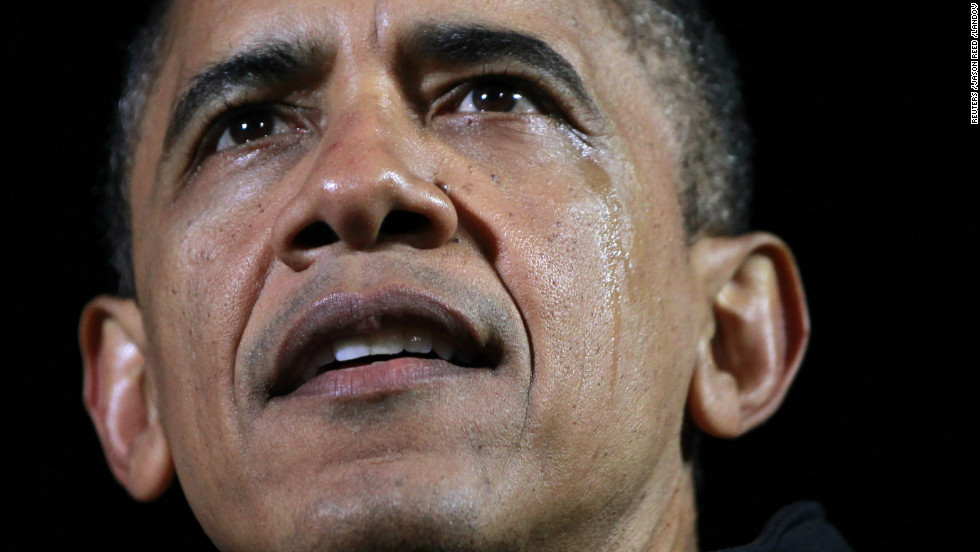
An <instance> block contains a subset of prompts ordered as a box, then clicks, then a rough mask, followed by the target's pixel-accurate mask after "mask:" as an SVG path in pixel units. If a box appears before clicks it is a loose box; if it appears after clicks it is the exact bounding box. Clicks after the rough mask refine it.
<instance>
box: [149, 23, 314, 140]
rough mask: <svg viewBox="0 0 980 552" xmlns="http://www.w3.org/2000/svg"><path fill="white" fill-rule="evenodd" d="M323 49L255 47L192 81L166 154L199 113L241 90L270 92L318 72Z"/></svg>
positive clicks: (180, 102)
mask: <svg viewBox="0 0 980 552" xmlns="http://www.w3.org/2000/svg"><path fill="white" fill-rule="evenodd" d="M323 59H324V55H323V49H322V48H321V47H319V46H318V45H316V44H313V43H310V42H282V41H275V42H268V43H264V44H259V45H257V46H252V47H250V48H248V49H246V50H244V51H241V52H238V53H236V54H234V55H233V56H231V57H229V58H228V59H225V60H222V61H219V62H217V63H214V64H212V65H209V66H208V67H206V68H205V69H204V70H203V71H201V72H200V73H197V74H196V75H194V76H193V77H192V78H191V81H190V82H191V85H190V87H188V88H187V89H186V90H185V91H184V92H183V93H182V94H181V95H180V97H179V98H178V99H177V102H176V103H175V106H174V108H173V110H172V113H173V114H172V115H171V117H170V123H169V124H168V126H167V133H166V135H165V138H164V151H167V150H169V149H170V147H171V146H173V143H174V141H175V140H176V139H177V138H178V137H179V136H180V135H181V133H183V132H184V130H185V129H186V128H187V125H188V124H189V123H190V121H191V120H193V118H194V117H195V115H196V114H197V112H199V111H200V110H201V109H203V108H204V107H205V106H207V105H209V104H211V103H213V102H215V101H219V100H221V99H222V98H226V97H228V96H229V95H231V94H233V93H234V92H236V91H237V90H241V89H248V90H269V89H272V88H276V87H279V86H283V85H285V84H288V83H291V82H295V81H296V80H298V79H301V78H303V77H305V76H308V75H311V74H313V73H314V72H316V71H317V70H318V69H319V68H320V66H321V65H322V60H323Z"/></svg>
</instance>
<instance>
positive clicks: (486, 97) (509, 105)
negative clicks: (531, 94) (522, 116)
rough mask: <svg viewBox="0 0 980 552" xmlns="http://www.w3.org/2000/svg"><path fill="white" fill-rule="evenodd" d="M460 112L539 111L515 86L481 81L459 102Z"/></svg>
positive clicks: (458, 109)
mask: <svg viewBox="0 0 980 552" xmlns="http://www.w3.org/2000/svg"><path fill="white" fill-rule="evenodd" d="M457 111H459V112H461V113H479V112H497V113H540V112H541V110H540V109H539V108H538V106H537V104H535V103H534V102H533V101H531V100H530V99H528V98H527V97H525V95H524V94H523V92H522V91H521V89H520V88H518V87H517V86H515V85H513V84H510V83H507V82H481V83H479V84H477V85H476V86H474V87H473V88H472V89H471V90H470V91H469V92H468V93H467V94H466V96H465V97H464V98H463V101H461V102H460V104H459V107H458V108H457Z"/></svg>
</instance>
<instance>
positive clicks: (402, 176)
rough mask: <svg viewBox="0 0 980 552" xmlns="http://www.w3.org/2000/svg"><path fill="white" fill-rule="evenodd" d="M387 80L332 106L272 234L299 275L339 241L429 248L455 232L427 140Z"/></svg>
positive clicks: (361, 246)
mask: <svg viewBox="0 0 980 552" xmlns="http://www.w3.org/2000/svg"><path fill="white" fill-rule="evenodd" d="M383 82H384V81H383V80H381V79H378V78H374V79H371V80H366V79H365V80H362V81H359V84H358V85H357V86H353V85H351V86H346V87H344V88H346V89H347V93H343V94H342V96H341V98H337V96H336V95H334V100H335V101H333V102H330V103H331V104H332V105H328V106H327V112H328V118H327V126H326V128H325V130H324V133H323V135H322V138H321V140H320V143H319V144H318V145H317V146H316V147H315V148H314V149H313V151H311V152H310V153H309V155H312V156H314V159H311V160H309V163H308V164H307V163H304V165H306V166H307V167H309V169H308V171H307V172H306V173H305V174H303V175H301V176H300V179H301V183H300V185H301V189H300V190H299V191H298V193H297V194H296V195H295V196H294V198H293V199H292V200H291V202H290V204H289V205H288V206H287V207H286V209H285V210H284V211H283V213H282V214H281V215H280V216H279V218H278V219H277V221H276V223H275V227H274V228H273V239H274V241H275V243H274V248H275V249H276V251H277V253H278V255H279V257H280V258H281V259H282V260H283V261H284V262H286V264H288V265H290V266H292V267H293V268H294V269H303V268H305V267H306V266H309V265H310V264H311V263H313V262H315V260H316V258H317V255H318V254H319V253H320V252H321V251H323V250H325V248H326V247H328V246H331V245H333V244H335V243H337V242H341V243H342V244H343V245H346V246H347V247H349V248H350V249H354V250H367V249H371V248H372V247H375V246H376V245H378V244H379V243H382V242H393V241H397V242H402V243H405V244H408V245H411V246H412V247H416V248H432V247H438V246H439V245H441V244H443V243H445V242H446V241H447V240H449V239H450V238H451V237H452V235H453V234H454V233H455V231H456V223H457V220H456V213H455V211H454V208H453V205H452V203H451V201H450V199H449V198H448V197H447V196H446V195H445V193H443V191H442V190H441V189H439V188H438V187H437V186H436V184H435V182H434V181H433V179H432V177H431V176H430V175H431V174H432V173H433V172H434V171H432V170H431V168H430V167H428V164H429V163H428V161H427V159H426V155H425V148H424V143H423V140H422V137H421V135H420V133H419V132H418V129H417V128H415V124H414V121H413V120H412V118H411V115H410V113H409V112H408V111H407V109H405V108H400V107H399V105H404V103H403V102H401V101H399V100H398V99H397V98H396V97H393V94H394V91H393V90H392V87H390V86H388V87H386V86H383Z"/></svg>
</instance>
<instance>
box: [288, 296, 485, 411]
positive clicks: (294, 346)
mask: <svg viewBox="0 0 980 552" xmlns="http://www.w3.org/2000/svg"><path fill="white" fill-rule="evenodd" d="M470 310H471V309H469V308H467V307H465V306H462V305H454V304H453V302H451V301H447V300H444V299H443V298H441V297H438V296H436V295H435V294H433V293H430V292H425V291H421V290H418V289H412V288H408V287H397V286H396V287H386V288H382V289H378V290H375V291H372V292H370V293H367V294H361V293H347V292H339V293H332V294H328V295H326V296H324V297H322V298H320V299H318V300H316V301H314V302H313V303H312V304H311V305H310V306H309V307H307V308H305V309H303V310H301V311H300V313H299V315H298V316H296V317H294V318H293V320H292V322H287V326H286V330H285V331H284V332H282V333H281V334H280V335H281V336H282V339H281V341H280V343H279V346H278V347H276V348H275V349H276V354H275V361H274V367H273V373H272V374H271V376H272V381H271V382H270V383H271V386H270V388H269V390H270V395H271V396H279V395H286V394H289V393H291V392H292V391H293V390H295V389H296V388H297V387H299V386H300V385H302V384H303V383H304V382H305V381H306V379H308V378H309V375H308V374H304V371H307V370H308V369H309V367H308V366H307V364H310V363H311V362H312V361H311V359H312V358H313V357H315V356H316V355H317V354H318V352H320V351H322V349H323V348H325V347H329V346H330V345H331V344H332V343H334V342H335V341H336V340H337V339H340V338H343V337H347V336H354V335H369V334H371V333H373V332H377V331H378V330H380V329H389V328H398V327H420V328H424V329H426V330H428V331H430V332H432V333H433V335H437V336H442V337H443V338H446V339H448V340H449V341H450V342H451V344H452V346H453V348H454V349H456V350H457V351H464V352H465V356H467V357H469V359H470V360H469V361H468V362H467V364H466V365H467V366H479V367H486V368H494V367H496V366H497V364H499V362H500V357H501V340H500V338H499V337H500V333H499V332H497V331H494V328H493V327H492V324H491V323H490V322H489V321H485V320H481V316H480V315H479V313H477V312H468V311H470Z"/></svg>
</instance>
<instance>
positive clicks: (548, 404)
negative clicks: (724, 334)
mask: <svg viewBox="0 0 980 552" xmlns="http://www.w3.org/2000/svg"><path fill="white" fill-rule="evenodd" d="M525 128H526V127H525ZM502 135H503V133H499V132H498V133H497V134H495V135H494V139H496V138H498V137H500V136H502ZM554 136H555V135H554V133H552V134H551V135H550V137H549V135H548V134H547V133H533V134H531V135H525V134H523V133H518V132H517V131H515V132H514V133H512V134H510V135H507V136H506V137H507V139H506V140H502V141H501V143H500V144H499V145H494V144H493V141H492V140H490V141H486V140H485V141H476V140H474V143H472V144H470V143H468V142H464V144H463V147H469V148H471V149H470V151H467V153H468V155H469V156H470V158H476V159H479V160H480V164H481V165H482V167H483V169H482V170H486V171H490V172H492V178H491V180H492V184H493V185H492V186H482V185H481V186H474V187H472V190H470V189H466V190H463V191H462V192H461V193H460V194H459V195H460V197H461V198H462V199H461V201H460V203H461V204H462V205H464V206H465V205H467V204H472V205H479V206H481V207H473V209H474V211H476V210H477V209H480V208H482V209H483V211H482V212H483V213H484V214H485V215H486V216H485V218H486V220H487V221H488V222H489V224H490V225H491V226H493V227H494V228H495V229H496V235H495V240H494V243H495V246H496V247H495V251H496V258H495V259H494V261H495V267H496V269H497V270H498V272H499V274H500V278H501V280H502V281H503V282H504V284H505V285H506V286H507V288H508V291H509V292H510V293H511V295H512V296H513V297H514V302H515V304H516V305H517V306H518V308H519V309H520V310H521V314H522V316H523V318H524V321H525V324H526V329H527V332H528V334H529V337H530V340H531V344H532V354H533V366H532V373H531V378H532V381H531V385H530V395H529V397H528V403H529V411H528V424H527V432H526V435H527V437H526V438H527V439H528V441H529V442H528V443H526V446H524V447H523V450H525V451H528V452H526V453H525V454H526V458H525V460H526V461H527V462H529V463H531V464H534V465H536V466H537V468H538V469H539V470H540V471H541V472H542V473H547V474H549V477H548V478H546V481H542V482H541V484H542V485H545V486H551V487H552V493H553V495H552V496H555V497H557V498H556V500H567V499H569V498H570V493H571V495H574V494H575V493H581V494H579V495H577V496H576V497H575V498H574V500H578V499H580V498H582V497H584V496H586V495H589V494H590V493H593V492H601V491H594V489H626V488H632V487H635V486H637V485H641V484H643V483H644V481H645V477H646V475H645V474H643V473H639V470H636V468H635V467H634V468H631V467H630V466H654V465H656V464H657V462H658V460H657V457H658V456H659V455H661V454H662V453H663V452H664V451H665V450H671V447H675V448H677V447H679V440H678V439H676V437H677V435H679V433H680V425H681V423H682V419H683V409H684V402H685V399H684V397H686V379H685V378H686V374H688V368H687V366H688V365H689V364H690V362H691V359H689V358H687V356H685V355H686V352H687V351H692V350H693V349H694V347H693V345H692V343H691V341H690V339H689V336H688V331H687V330H688V329H689V327H690V324H689V322H690V321H689V320H687V318H686V314H685V313H686V312H687V309H686V308H685V305H687V302H686V301H685V300H684V299H683V298H689V297H690V295H689V290H688V287H687V286H688V283H687V282H688V280H687V278H686V276H687V274H688V273H687V269H686V268H685V267H686V260H685V254H684V252H685V251H686V246H685V242H684V239H683V226H682V224H681V223H680V219H679V217H678V214H679V212H678V210H677V208H676V205H677V201H676V195H675V192H674V190H673V187H672V184H671V181H670V179H669V175H668V174H663V175H657V174H654V175H645V178H647V179H649V180H650V182H643V183H642V184H641V183H639V182H638V181H637V180H636V179H635V178H634V175H633V174H632V173H629V172H628V171H624V170H618V169H617V168H616V167H615V166H612V164H611V163H604V162H601V160H599V159H598V157H597V156H595V155H590V153H591V152H589V151H588V149H587V148H585V147H582V146H580V145H579V144H577V143H576V142H575V141H574V140H571V139H567V138H565V137H562V139H557V138H555V137H554ZM535 137H536V138H535ZM488 143H489V144H491V147H487V146H488ZM477 145H478V146H479V147H477ZM470 173H471V175H473V174H474V171H473V170H472V169H471V171H470ZM484 177H485V175H484ZM474 178H476V177H475V176H474ZM641 185H642V186H644V187H645V188H644V189H643V190H641V191H639V192H638V191H637V190H638V188H639V187H640V186H641ZM637 228H640V229H643V230H644V232H647V233H650V232H653V233H654V234H656V235H653V236H648V235H638V234H637V231H636V230H635V229H637ZM675 441H677V442H675ZM600 457H602V458H605V459H606V461H603V462H596V460H597V459H599V458H600ZM599 466H602V468H599ZM603 470H605V471H603ZM596 479H600V480H604V481H605V484H602V485H600V484H596ZM610 480H614V482H612V483H611V484H610ZM583 486H584V487H583ZM539 490H540V489H539Z"/></svg>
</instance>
